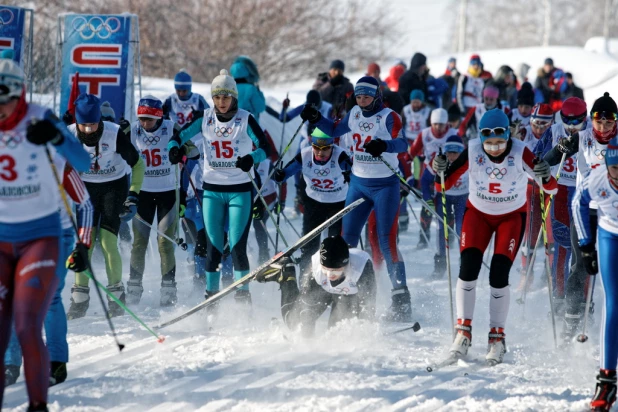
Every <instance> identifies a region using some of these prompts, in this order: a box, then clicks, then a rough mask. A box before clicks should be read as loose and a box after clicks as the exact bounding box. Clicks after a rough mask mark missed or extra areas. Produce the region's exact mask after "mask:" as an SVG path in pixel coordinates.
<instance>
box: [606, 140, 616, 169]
mask: <svg viewBox="0 0 618 412" xmlns="http://www.w3.org/2000/svg"><path fill="white" fill-rule="evenodd" d="M605 164H606V165H607V166H614V165H618V136H617V137H614V138H613V139H612V140H610V141H609V143H608V144H607V149H606V151H605Z"/></svg>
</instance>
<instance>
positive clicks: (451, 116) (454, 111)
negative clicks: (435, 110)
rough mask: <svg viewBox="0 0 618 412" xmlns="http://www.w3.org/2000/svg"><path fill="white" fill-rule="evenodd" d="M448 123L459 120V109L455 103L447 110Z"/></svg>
mask: <svg viewBox="0 0 618 412" xmlns="http://www.w3.org/2000/svg"><path fill="white" fill-rule="evenodd" d="M447 112H448V121H449V122H454V121H456V120H459V119H461V109H460V108H459V105H458V104H457V103H453V104H452V105H450V106H449V108H448V110H447Z"/></svg>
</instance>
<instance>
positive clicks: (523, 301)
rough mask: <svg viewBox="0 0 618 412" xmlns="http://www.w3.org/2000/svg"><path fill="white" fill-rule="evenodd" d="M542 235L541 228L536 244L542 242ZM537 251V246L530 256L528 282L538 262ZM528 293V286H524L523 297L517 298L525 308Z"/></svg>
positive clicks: (527, 269)
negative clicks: (535, 263)
mask: <svg viewBox="0 0 618 412" xmlns="http://www.w3.org/2000/svg"><path fill="white" fill-rule="evenodd" d="M542 236H543V232H542V231H540V230H539V235H538V236H537V237H536V243H535V245H538V244H539V242H541V237H542ZM536 251H537V248H536V247H535V248H533V250H532V257H531V258H530V263H528V267H527V268H526V283H527V282H528V276H530V275H531V274H532V268H533V267H534V262H536ZM526 295H527V288H526V287H524V290H523V292H522V295H521V297H520V298H519V299H517V303H519V304H520V305H524V310H525V309H526V307H525V304H526Z"/></svg>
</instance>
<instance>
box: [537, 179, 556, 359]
mask: <svg viewBox="0 0 618 412" xmlns="http://www.w3.org/2000/svg"><path fill="white" fill-rule="evenodd" d="M542 184H543V182H542V181H539V188H540V189H541V190H540V196H541V232H543V245H544V246H545V271H546V272H547V287H548V288H549V310H550V311H551V324H552V329H553V332H554V344H555V346H556V348H558V336H557V335H556V315H555V313H554V288H553V284H552V283H553V282H552V279H551V271H550V269H549V249H548V245H547V243H548V241H547V228H546V226H545V224H546V221H545V219H546V218H547V216H546V213H547V210H548V209H549V207H550V206H551V196H550V197H549V201H548V202H547V206H548V207H545V194H544V192H543V187H542Z"/></svg>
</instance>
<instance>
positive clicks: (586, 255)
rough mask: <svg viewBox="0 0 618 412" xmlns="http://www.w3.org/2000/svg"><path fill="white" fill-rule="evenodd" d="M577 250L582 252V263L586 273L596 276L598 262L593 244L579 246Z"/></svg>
mask: <svg viewBox="0 0 618 412" xmlns="http://www.w3.org/2000/svg"><path fill="white" fill-rule="evenodd" d="M579 249H580V250H581V251H582V261H583V262H584V267H585V268H586V272H588V274H589V275H596V274H597V273H599V261H598V258H597V251H596V248H595V247H594V244H592V243H590V244H587V245H583V246H580V247H579Z"/></svg>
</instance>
